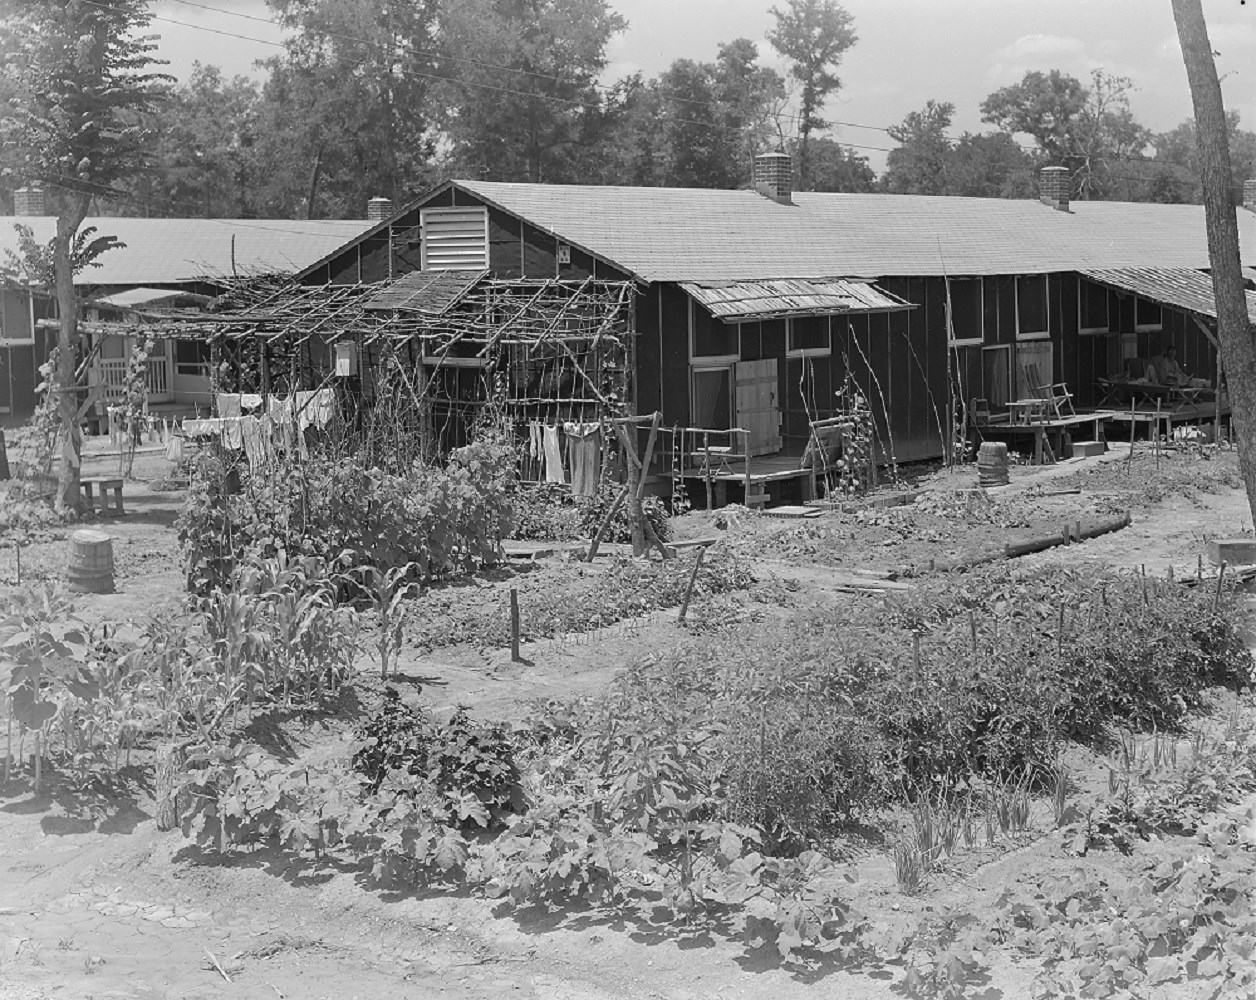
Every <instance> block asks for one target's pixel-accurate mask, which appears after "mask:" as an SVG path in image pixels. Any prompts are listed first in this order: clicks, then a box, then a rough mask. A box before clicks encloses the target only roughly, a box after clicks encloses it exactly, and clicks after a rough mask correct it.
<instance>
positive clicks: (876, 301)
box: [680, 278, 916, 323]
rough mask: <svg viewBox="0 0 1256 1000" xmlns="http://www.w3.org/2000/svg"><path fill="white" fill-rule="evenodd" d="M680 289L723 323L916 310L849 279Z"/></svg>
mask: <svg viewBox="0 0 1256 1000" xmlns="http://www.w3.org/2000/svg"><path fill="white" fill-rule="evenodd" d="M680 287H681V288H683V289H684V290H685V291H686V292H688V293H689V294H690V295H692V296H693V297H694V299H696V300H697V301H698V302H700V303H701V304H702V305H704V306H706V308H707V309H709V310H711V314H712V315H713V316H714V317H715V318H716V319H718V320H722V321H723V322H725V323H746V322H753V321H755V320H763V319H780V318H783V317H787V316H831V315H834V314H850V313H880V312H901V311H903V310H906V309H914V308H916V307H915V306H914V305H913V304H912V303H910V302H908V301H907V300H906V299H900V298H899V297H898V296H897V295H891V294H890V293H889V292H887V291H885V289H883V288H878V287H877V286H876V285H874V284H873V283H872V282H870V281H859V280H857V279H854V278H776V279H772V280H765V281H719V282H715V281H707V282H701V283H699V282H691V281H686V282H682V283H681V286H680Z"/></svg>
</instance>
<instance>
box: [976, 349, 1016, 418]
mask: <svg viewBox="0 0 1256 1000" xmlns="http://www.w3.org/2000/svg"><path fill="white" fill-rule="evenodd" d="M981 354H982V360H983V361H984V363H985V365H984V367H985V371H984V372H983V373H982V375H983V382H984V385H983V386H982V395H983V396H985V399H986V402H987V403H988V404H989V405H990V408H991V409H992V410H1003V409H1006V408H1007V404H1008V403H1009V402H1010V401H1011V399H1012V386H1011V382H1012V349H1011V348H1010V347H1008V346H1007V345H1006V344H1003V345H1001V346H999V347H983V348H982V350H981Z"/></svg>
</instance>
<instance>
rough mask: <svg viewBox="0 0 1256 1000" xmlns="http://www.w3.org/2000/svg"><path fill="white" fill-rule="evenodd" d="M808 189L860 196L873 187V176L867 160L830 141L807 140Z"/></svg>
mask: <svg viewBox="0 0 1256 1000" xmlns="http://www.w3.org/2000/svg"><path fill="white" fill-rule="evenodd" d="M808 155H809V156H810V157H811V189H812V190H813V191H844V192H849V193H863V192H868V191H873V190H875V188H876V182H877V175H876V174H875V173H873V170H872V167H870V166H869V165H868V158H867V157H866V156H861V155H860V154H859V153H856V152H855V151H854V150H853V149H851V148H849V147H847V146H843V145H841V144H840V143H838V142H836V141H834V140H833V139H826V138H815V139H812V140H811V149H810V151H809V154H808Z"/></svg>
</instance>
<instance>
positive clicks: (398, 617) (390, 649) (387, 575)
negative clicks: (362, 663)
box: [354, 563, 418, 680]
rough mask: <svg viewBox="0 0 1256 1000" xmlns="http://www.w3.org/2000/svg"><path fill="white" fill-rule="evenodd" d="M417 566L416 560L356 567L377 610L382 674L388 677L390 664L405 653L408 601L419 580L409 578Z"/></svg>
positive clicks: (378, 648)
mask: <svg viewBox="0 0 1256 1000" xmlns="http://www.w3.org/2000/svg"><path fill="white" fill-rule="evenodd" d="M413 570H414V564H413V563H405V564H404V565H402V566H394V567H392V568H391V569H379V568H378V567H376V566H370V565H367V566H358V567H357V568H356V569H355V570H354V575H355V576H357V577H359V578H360V579H361V580H362V582H363V589H364V590H365V591H366V596H367V599H368V600H369V602H370V607H371V609H372V610H373V611H374V612H375V623H376V624H375V629H376V634H375V650H376V653H377V654H378V656H379V673H380V677H381V678H382V679H384V680H387V678H388V668H389V667H390V666H394V665H396V662H397V658H398V656H400V655H401V645H402V634H401V629H402V625H403V624H404V623H405V617H406V614H405V611H406V609H405V601H406V599H407V598H408V597H409V596H410V595H411V594H412V593H414V592H415V591H416V590H417V589H418V584H416V583H413V582H410V581H409V580H408V577H409V576H410V574H411V573H412V572H413Z"/></svg>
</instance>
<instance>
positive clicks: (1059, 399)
mask: <svg viewBox="0 0 1256 1000" xmlns="http://www.w3.org/2000/svg"><path fill="white" fill-rule="evenodd" d="M1035 391H1036V392H1037V393H1038V395H1039V396H1041V397H1042V400H1043V402H1045V403H1046V404H1047V407H1046V408H1047V415H1048V416H1049V417H1055V419H1056V420H1063V419H1064V418H1065V417H1075V416H1077V411H1076V410H1075V409H1073V394H1072V393H1071V392H1069V388H1068V384H1067V383H1065V382H1053V383H1052V384H1051V385H1040V386H1037V387H1036V390H1035Z"/></svg>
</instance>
